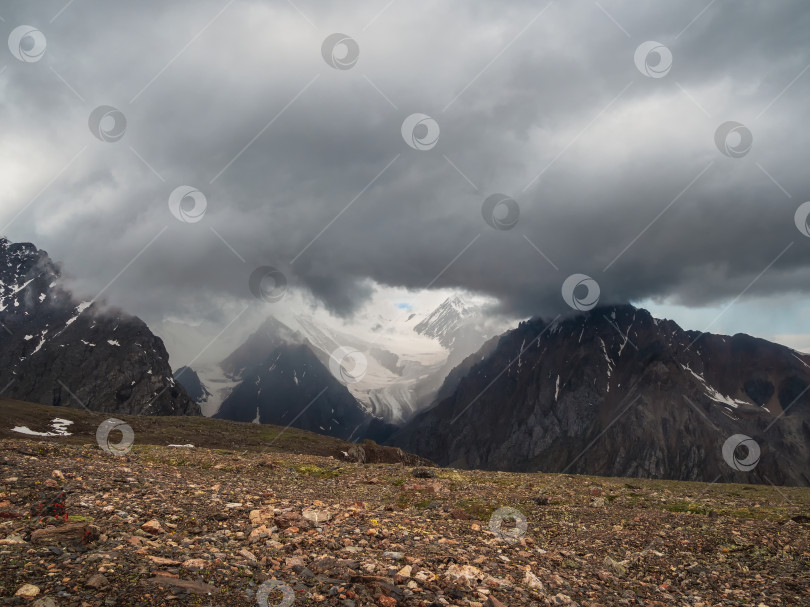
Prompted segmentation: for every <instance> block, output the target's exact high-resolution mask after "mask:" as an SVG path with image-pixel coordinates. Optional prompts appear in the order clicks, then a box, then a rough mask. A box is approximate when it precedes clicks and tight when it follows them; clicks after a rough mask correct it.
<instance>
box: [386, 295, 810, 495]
mask: <svg viewBox="0 0 810 607" xmlns="http://www.w3.org/2000/svg"><path fill="white" fill-rule="evenodd" d="M488 347H490V348H492V345H491V344H489V345H488ZM465 366H466V368H467V369H468V371H467V372H466V373H465V374H463V377H461V378H458V377H457V376H456V377H451V378H448V379H449V381H452V382H455V385H450V386H448V387H447V388H446V389H445V390H443V391H442V394H443V396H444V398H443V399H442V400H441V401H440V402H438V404H436V406H434V407H433V408H431V409H430V410H427V411H424V412H422V413H420V414H418V415H417V416H416V417H415V418H414V419H413V420H412V421H411V422H409V423H408V424H406V425H405V427H404V428H403V429H402V430H400V431H399V432H398V433H397V434H395V435H394V437H392V439H391V444H395V445H397V446H400V447H402V448H403V449H406V450H409V451H412V452H414V453H418V454H420V455H424V456H425V457H428V458H430V459H432V460H434V461H436V462H437V463H439V464H442V465H453V466H458V467H465V468H484V469H501V470H542V471H566V472H581V473H588V474H600V475H609V476H630V477H652V478H671V479H685V480H701V481H709V482H711V481H714V480H721V481H738V482H742V481H746V482H760V483H774V484H793V485H810V473H809V472H808V470H810V393H808V392H809V391H810V357H808V356H806V355H802V354H799V353H797V352H795V351H793V350H791V349H789V348H786V347H784V346H780V345H777V344H773V343H770V342H767V341H765V340H762V339H755V338H753V337H750V336H747V335H735V336H733V337H726V336H721V335H712V334H705V335H702V334H700V333H697V332H695V331H685V330H683V329H681V328H680V327H679V326H678V325H677V324H676V323H674V322H672V321H667V320H658V319H655V318H653V317H652V316H651V315H650V314H649V313H648V312H646V311H645V310H641V309H636V308H634V307H632V306H629V305H627V306H618V307H610V308H605V307H603V308H596V309H594V310H593V311H591V312H589V313H586V314H582V315H578V316H572V317H570V318H567V319H564V320H562V321H558V322H554V323H550V324H549V323H548V322H547V321H543V320H539V319H537V320H532V321H529V322H525V323H521V325H520V326H519V327H518V328H517V329H515V330H513V331H510V332H509V333H507V334H505V335H504V336H502V337H501V338H500V339H499V340H498V341H497V345H495V347H494V349H493V350H492V351H491V352H490V353H489V354H476V355H473V356H472V357H470V359H468V361H467V362H466V363H465ZM740 436H742V437H743V438H739V437H740ZM735 437H736V438H735ZM747 439H752V440H747ZM727 441H728V442H727ZM724 445H725V449H726V452H725V453H724ZM735 446H736V447H737V449H736V450H735ZM729 462H730V463H729Z"/></svg>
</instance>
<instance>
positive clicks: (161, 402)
mask: <svg viewBox="0 0 810 607" xmlns="http://www.w3.org/2000/svg"><path fill="white" fill-rule="evenodd" d="M60 275H61V271H60V268H59V267H58V266H57V264H55V263H54V262H53V261H52V260H51V259H50V258H49V257H48V255H47V253H46V252H45V251H41V250H38V249H37V248H36V247H35V246H34V245H32V244H30V243H17V244H15V243H11V242H9V241H8V240H6V239H4V238H0V393H2V395H3V396H6V397H12V398H18V399H22V400H28V401H32V402H37V403H42V404H48V405H61V406H69V407H82V406H84V407H87V408H89V409H93V410H97V411H105V412H109V413H141V412H142V413H144V414H146V415H157V414H162V415H167V414H182V415H198V414H199V407H198V405H196V404H195V403H194V402H193V401H192V400H191V399H190V398H189V397H188V395H187V394H186V392H185V390H184V389H183V388H182V387H180V386H178V385H176V384H175V382H174V379H173V378H172V371H171V368H170V366H169V362H168V359H169V356H168V354H167V352H166V348H165V347H164V345H163V342H162V341H161V340H160V339H159V338H158V337H156V336H155V335H154V334H152V332H151V331H150V330H149V328H148V327H147V326H146V324H144V323H143V321H141V320H140V319H139V318H136V317H133V316H129V315H127V314H125V313H123V312H121V311H117V310H101V309H99V307H98V305H96V304H93V303H91V302H89V301H85V302H82V301H79V300H77V299H75V298H74V296H73V295H72V294H71V293H69V292H68V291H66V290H64V289H63V288H61V287H60V286H59V278H60Z"/></svg>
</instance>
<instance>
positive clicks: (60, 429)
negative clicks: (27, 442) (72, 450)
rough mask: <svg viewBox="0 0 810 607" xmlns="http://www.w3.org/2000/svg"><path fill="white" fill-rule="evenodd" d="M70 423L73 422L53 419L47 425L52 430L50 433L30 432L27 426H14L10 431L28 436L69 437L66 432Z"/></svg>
mask: <svg viewBox="0 0 810 607" xmlns="http://www.w3.org/2000/svg"><path fill="white" fill-rule="evenodd" d="M72 423H73V422H72V421H70V420H69V419H62V418H61V417H54V418H53V419H52V420H51V423H50V424H49V425H50V427H51V428H52V429H53V430H52V431H51V432H37V431H36V430H31V429H30V428H29V427H28V426H15V427H13V428H12V429H11V431H12V432H19V433H20V434H27V435H28V436H71V433H70V432H68V431H67V427H68V426H70V425H71V424H72Z"/></svg>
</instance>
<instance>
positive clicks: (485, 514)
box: [456, 498, 498, 521]
mask: <svg viewBox="0 0 810 607" xmlns="http://www.w3.org/2000/svg"><path fill="white" fill-rule="evenodd" d="M456 508H459V509H460V510H463V511H464V512H466V513H467V514H469V515H470V516H471V517H473V518H476V519H478V520H481V521H484V520H487V519H488V518H489V517H490V516H492V513H493V512H495V511H496V510H497V509H498V507H497V506H495V505H494V504H492V503H490V502H486V501H484V500H481V499H477V498H470V499H463V500H461V501H458V502H456Z"/></svg>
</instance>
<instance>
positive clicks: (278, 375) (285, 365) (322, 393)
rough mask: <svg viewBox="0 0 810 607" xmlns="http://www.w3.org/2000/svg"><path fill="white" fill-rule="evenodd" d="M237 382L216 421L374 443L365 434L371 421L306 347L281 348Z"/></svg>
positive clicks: (288, 345) (283, 345)
mask: <svg viewBox="0 0 810 607" xmlns="http://www.w3.org/2000/svg"><path fill="white" fill-rule="evenodd" d="M240 377H241V379H242V382H241V383H240V384H239V385H238V386H236V387H235V388H234V390H233V392H231V394H230V396H229V397H228V398H227V399H225V401H224V402H223V403H222V405H221V407H220V409H219V411H218V412H217V413H216V414H215V415H214V417H216V418H219V419H229V420H232V421H240V422H249V421H254V420H257V421H258V422H259V423H262V424H276V425H279V426H286V425H288V424H289V425H292V426H294V427H296V428H300V429H303V430H310V431H312V432H318V433H320V434H326V435H328V436H334V437H336V438H341V439H344V440H358V439H360V438H374V437H371V436H369V435H368V434H367V433H366V429H367V428H368V426H369V425H370V424H371V422H372V421H373V420H374V419H375V418H373V417H372V416H371V415H369V414H368V413H367V412H366V411H365V409H363V407H362V406H361V405H360V403H358V402H357V400H356V399H355V398H354V396H352V395H351V393H350V392H349V391H348V389H347V388H346V386H344V385H343V384H342V383H340V382H339V381H338V380H337V379H336V378H335V377H334V376H333V375H332V373H331V372H330V371H329V369H327V368H326V366H324V364H323V363H322V362H321V361H320V360H319V359H318V357H317V356H316V355H315V354H314V353H313V351H312V350H311V349H310V347H309V346H307V345H306V344H303V345H301V344H282V345H279V346H277V347H276V348H275V350H273V352H272V353H271V354H270V356H268V357H267V359H266V360H264V361H262V362H261V363H260V364H257V365H254V366H253V367H251V368H247V369H245V370H244V371H243V372H242V373H241V376H240ZM374 428H377V426H376V424H375V426H374ZM378 430H379V429H378Z"/></svg>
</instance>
